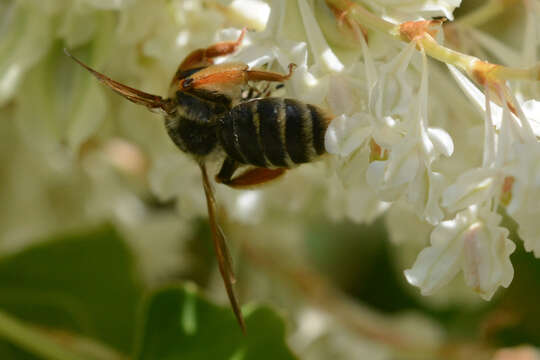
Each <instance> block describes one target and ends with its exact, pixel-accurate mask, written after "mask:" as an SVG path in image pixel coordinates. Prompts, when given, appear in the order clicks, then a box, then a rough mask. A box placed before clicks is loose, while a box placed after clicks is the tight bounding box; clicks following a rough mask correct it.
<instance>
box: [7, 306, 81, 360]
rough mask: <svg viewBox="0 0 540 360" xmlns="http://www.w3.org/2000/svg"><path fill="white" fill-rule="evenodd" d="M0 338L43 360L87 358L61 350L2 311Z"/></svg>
mask: <svg viewBox="0 0 540 360" xmlns="http://www.w3.org/2000/svg"><path fill="white" fill-rule="evenodd" d="M0 337H2V338H4V339H6V340H8V341H10V342H12V343H13V344H15V345H18V346H19V347H20V348H22V349H24V350H26V351H28V352H31V353H33V354H34V355H37V356H40V357H42V358H44V359H50V360H88V358H87V357H81V356H80V355H79V354H76V353H74V352H72V351H69V350H67V349H65V348H63V347H62V346H61V345H59V344H58V343H56V342H54V341H52V340H51V339H50V338H49V337H47V336H46V335H43V334H42V333H40V332H39V331H37V330H35V329H32V328H31V327H30V326H28V325H25V324H23V323H22V322H21V321H19V320H16V319H15V318H13V317H11V316H9V315H7V314H6V313H4V312H2V311H0Z"/></svg>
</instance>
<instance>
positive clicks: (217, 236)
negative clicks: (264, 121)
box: [199, 163, 246, 332]
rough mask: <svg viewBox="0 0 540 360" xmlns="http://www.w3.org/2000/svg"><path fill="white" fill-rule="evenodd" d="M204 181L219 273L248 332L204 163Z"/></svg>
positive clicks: (233, 306)
mask: <svg viewBox="0 0 540 360" xmlns="http://www.w3.org/2000/svg"><path fill="white" fill-rule="evenodd" d="M199 166H200V167H201V172H202V179H203V187H204V194H205V195H206V205H207V207H208V218H209V221H210V229H211V232H212V241H213V242H214V250H215V251H216V257H217V261H218V267H219V272H220V273H221V277H222V278H223V283H224V284H225V289H226V290H227V295H228V297H229V301H230V303H231V306H232V309H233V312H234V315H235V316H236V319H237V320H238V324H240V328H241V329H242V331H243V332H245V331H246V324H245V322H244V318H243V317H242V312H241V311H240V305H239V304H238V299H237V297H236V293H235V291H234V287H233V284H234V283H235V281H236V279H235V277H234V273H233V269H232V261H231V257H230V254H229V250H228V248H227V243H226V241H225V235H224V234H223V230H221V227H220V226H219V224H218V223H217V219H216V199H215V197H214V192H213V190H212V186H211V184H210V181H209V179H208V173H207V171H206V166H205V164H204V163H200V164H199Z"/></svg>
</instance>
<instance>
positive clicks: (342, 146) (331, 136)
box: [324, 114, 371, 156]
mask: <svg viewBox="0 0 540 360" xmlns="http://www.w3.org/2000/svg"><path fill="white" fill-rule="evenodd" d="M369 117H370V116H369V115H368V114H356V115H355V116H345V115H341V116H339V117H337V118H335V119H334V120H332V122H331V123H330V126H328V129H327V131H326V134H325V136H324V141H325V146H326V151H328V152H329V153H330V154H336V155H340V156H348V155H350V154H351V153H352V152H353V151H355V150H356V149H358V148H359V147H361V146H362V145H363V144H364V143H365V141H366V140H367V139H368V138H369V136H370V135H371V126H370V121H369Z"/></svg>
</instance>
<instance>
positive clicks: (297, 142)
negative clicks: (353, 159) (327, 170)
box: [218, 98, 330, 167]
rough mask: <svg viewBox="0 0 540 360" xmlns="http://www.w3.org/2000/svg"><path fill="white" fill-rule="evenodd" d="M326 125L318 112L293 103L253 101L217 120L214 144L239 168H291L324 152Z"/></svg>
mask: <svg viewBox="0 0 540 360" xmlns="http://www.w3.org/2000/svg"><path fill="white" fill-rule="evenodd" d="M329 122H330V117H329V116H327V115H326V114H325V113H324V112H323V111H322V110H321V109H320V108H318V107H316V106H314V105H310V104H306V103H303V102H301V101H298V100H294V99H283V98H264V99H254V100H251V101H247V102H245V103H241V104H239V105H237V106H235V107H234V108H233V109H232V110H231V111H229V112H228V113H226V114H225V115H224V116H223V117H222V118H221V120H220V129H219V133H218V139H219V140H218V141H220V143H221V145H222V146H223V148H224V150H225V152H226V153H227V155H229V156H230V157H232V158H233V159H235V160H236V161H238V162H240V163H243V164H251V165H255V166H260V167H292V166H294V165H296V164H302V163H306V162H310V161H313V160H314V159H315V158H317V157H318V156H320V155H322V154H323V153H324V152H325V149H324V134H325V132H326V129H327V127H328V123H329Z"/></svg>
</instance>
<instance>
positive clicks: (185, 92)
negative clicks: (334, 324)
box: [65, 29, 331, 331]
mask: <svg viewBox="0 0 540 360" xmlns="http://www.w3.org/2000/svg"><path fill="white" fill-rule="evenodd" d="M245 31H246V30H245V29H244V30H243V31H242V33H241V35H240V36H239V38H238V39H237V40H236V41H228V42H220V43H216V44H214V45H212V46H210V47H207V48H203V49H197V50H195V51H193V52H191V53H190V54H189V55H188V56H187V57H186V58H185V59H184V60H183V61H182V63H181V64H180V66H179V67H178V70H177V71H176V73H175V75H174V77H173V79H172V81H171V83H170V86H169V92H168V98H166V99H164V98H162V97H161V96H157V95H152V94H149V93H146V92H143V91H140V90H137V89H134V88H131V87H129V86H126V85H123V84H121V83H119V82H117V81H114V80H112V79H110V78H109V77H107V76H105V75H104V74H101V73H99V72H97V71H96V70H94V69H92V68H90V67H89V66H88V65H86V64H84V63H83V62H82V61H80V60H79V59H77V58H75V57H74V56H73V55H71V54H70V53H69V52H68V51H67V50H65V52H66V54H67V55H68V56H70V57H71V58H73V59H74V60H75V61H76V62H77V63H79V64H80V65H81V66H82V67H84V68H85V69H86V70H88V71H89V72H90V73H92V74H93V75H94V76H95V77H96V78H97V79H98V80H99V81H101V82H102V83H104V84H105V85H107V86H108V87H109V88H111V89H112V90H114V91H115V92H117V93H119V94H120V95H122V96H123V97H124V98H126V99H128V100H129V101H132V102H134V103H136V104H140V105H144V106H146V107H147V108H149V109H150V110H152V111H157V112H160V113H162V114H163V115H164V118H165V127H166V129H167V132H168V134H169V136H170V138H171V139H172V141H173V142H174V143H175V144H176V145H177V146H178V148H180V150H182V151H183V152H185V153H187V154H189V155H191V156H192V157H193V159H194V160H195V161H196V162H197V164H198V165H199V167H200V169H201V175H202V183H203V189H204V193H205V196H206V205H207V208H208V217H209V222H210V227H211V233H212V240H213V244H214V250H215V252H216V256H217V261H218V266H219V271H220V273H221V276H222V278H223V282H224V284H225V288H226V290H227V295H228V297H229V300H230V303H231V307H232V309H233V312H234V314H235V316H236V318H237V320H238V323H239V324H240V327H241V328H242V330H243V331H245V323H244V319H243V317H242V314H241V311H240V306H239V304H238V300H237V297H236V295H235V291H234V287H233V284H234V282H235V277H234V274H233V270H232V263H231V260H230V256H229V252H228V250H227V245H226V241H225V236H224V234H223V231H222V230H221V228H220V226H219V224H218V222H217V206H216V200H215V197H214V192H213V189H212V185H211V182H210V179H209V176H208V172H207V167H206V165H207V162H208V159H210V158H211V157H212V158H215V157H216V155H217V156H219V157H221V158H222V159H223V163H222V166H221V169H220V170H219V172H218V174H217V175H216V176H215V180H216V182H217V183H222V184H225V185H228V186H230V187H233V188H245V187H254V186H257V185H260V184H263V183H266V182H269V181H271V180H274V179H276V178H278V177H280V176H282V175H283V174H284V173H285V171H286V170H287V169H290V168H293V167H295V166H297V165H298V164H302V163H306V162H310V161H313V160H315V159H316V158H317V157H319V156H320V155H322V154H323V153H325V149H324V134H325V132H326V129H327V127H328V124H329V122H330V119H331V116H329V114H327V113H325V112H324V111H323V110H322V109H320V108H319V107H317V106H314V105H310V104H305V103H303V102H300V101H298V100H294V99H287V98H279V97H269V91H267V90H268V87H267V88H266V89H265V90H263V91H258V90H256V88H254V87H253V86H251V85H250V84H254V83H257V82H278V83H282V82H284V81H286V80H287V79H289V78H290V77H291V75H292V73H293V69H294V67H295V65H294V64H290V65H289V73H288V74H286V75H283V74H279V73H275V72H270V71H264V70H252V69H249V68H248V65H246V64H244V63H238V62H234V63H233V62H230V63H223V64H214V59H215V58H216V57H218V56H224V55H228V54H231V53H233V52H235V51H236V50H237V49H238V47H239V46H240V45H241V43H242V39H243V38H244V35H245ZM246 89H247V90H246ZM242 94H244V96H242ZM245 94H247V95H245ZM239 171H241V172H240V173H239V174H237V173H238V172H239Z"/></svg>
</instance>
